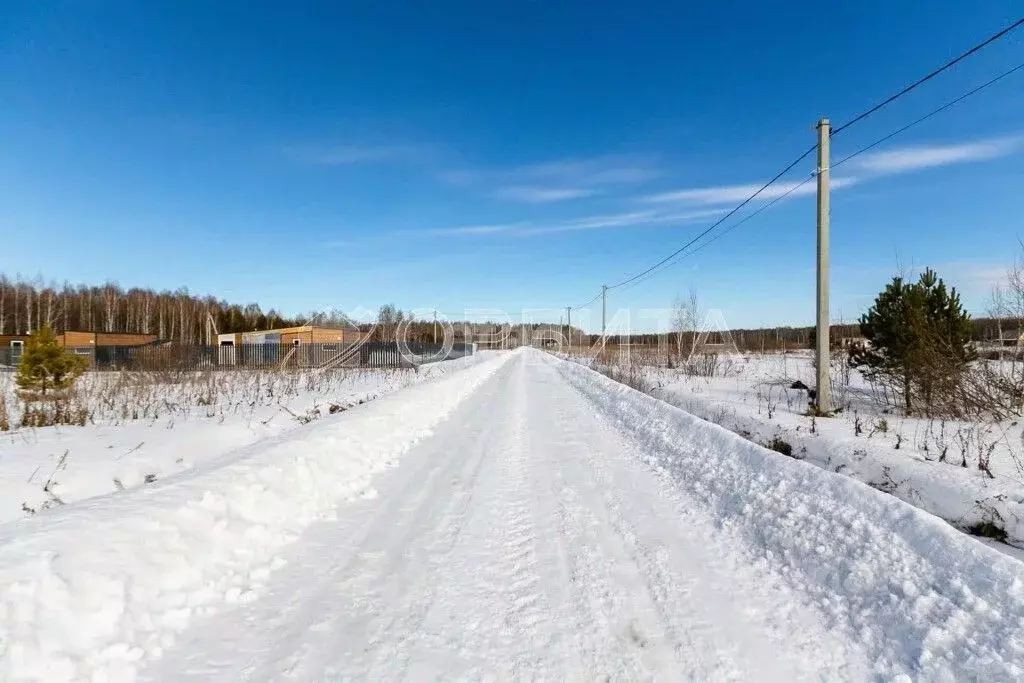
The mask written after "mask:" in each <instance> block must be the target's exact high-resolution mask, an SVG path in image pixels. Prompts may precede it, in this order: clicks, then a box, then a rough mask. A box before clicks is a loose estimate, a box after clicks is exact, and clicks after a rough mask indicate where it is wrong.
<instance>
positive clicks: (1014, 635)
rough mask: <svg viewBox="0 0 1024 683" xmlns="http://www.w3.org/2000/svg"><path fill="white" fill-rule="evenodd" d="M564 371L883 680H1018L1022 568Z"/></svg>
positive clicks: (587, 373)
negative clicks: (860, 651)
mask: <svg viewBox="0 0 1024 683" xmlns="http://www.w3.org/2000/svg"><path fill="white" fill-rule="evenodd" d="M550 362H552V363H557V364H558V368H559V370H560V372H561V374H562V375H563V376H564V377H565V378H566V379H567V381H569V383H570V384H571V385H573V386H574V387H575V388H576V389H577V390H578V391H579V392H581V393H582V394H583V395H584V396H585V397H587V398H589V399H590V400H591V401H592V402H593V404H594V406H595V409H596V410H598V411H599V412H600V413H601V414H603V415H604V416H605V417H606V418H608V419H609V420H611V421H612V422H613V423H615V424H617V425H619V426H620V427H622V428H623V431H624V433H628V434H629V435H630V438H631V439H632V440H634V441H635V443H636V444H637V446H638V450H640V451H641V452H643V453H645V454H646V455H645V456H644V459H645V460H646V461H647V463H648V465H650V466H651V467H652V468H654V469H655V470H656V471H658V472H659V473H660V475H661V476H663V477H665V478H666V479H668V480H670V481H672V482H673V483H674V485H676V486H678V487H679V488H681V489H682V490H684V491H685V492H686V493H687V494H688V495H690V496H691V497H692V498H693V499H694V500H697V501H700V502H702V503H704V504H705V505H706V506H707V509H708V511H709V513H710V514H711V515H713V517H714V519H715V520H716V521H717V524H718V526H719V529H720V533H721V534H723V535H725V536H726V537H728V538H729V539H730V540H731V541H734V542H735V543H736V546H737V547H738V548H739V549H741V550H743V551H744V552H745V553H746V554H747V555H748V557H749V559H750V561H751V562H753V563H756V564H757V565H758V566H761V567H764V568H766V569H769V570H770V571H771V572H772V573H774V574H776V575H777V576H779V577H780V580H781V581H782V583H783V584H786V585H788V586H789V587H790V588H791V592H792V593H793V594H794V595H796V596H800V597H799V599H802V600H806V601H808V602H809V603H810V604H811V605H812V606H814V607H815V609H816V610H817V611H818V612H819V613H820V614H821V615H822V618H823V619H824V620H825V622H826V624H827V625H828V627H829V628H831V629H835V630H838V631H841V632H843V633H844V634H846V636H847V638H848V640H850V641H851V642H852V643H857V644H858V646H860V647H862V648H864V649H865V651H866V652H867V653H868V656H869V657H870V658H871V660H872V661H873V662H874V669H875V673H876V674H877V675H878V676H879V677H880V678H881V679H883V680H910V679H913V680H930V681H953V680H991V681H997V680H1000V681H1002V680H1020V679H1021V678H1022V677H1024V565H1022V564H1021V563H1020V562H1017V561H1015V560H1013V559H1010V558H1008V557H1006V556H1004V555H1002V554H1000V553H998V552H997V551H995V550H993V549H991V548H988V547H986V546H984V545H982V544H980V543H977V542H976V541H974V540H973V539H971V538H969V537H966V536H964V535H963V534H961V533H960V532H958V531H956V530H955V529H953V528H952V527H950V526H949V525H947V524H946V523H945V522H943V521H942V520H940V519H939V518H937V517H934V516H932V515H930V514H927V513H925V512H923V511H921V510H918V509H917V508H914V507H912V506H910V505H908V504H906V503H904V502H902V501H900V500H897V499H896V498H893V497H892V496H888V495H886V494H884V493H881V492H879V491H876V490H874V489H872V488H870V487H869V486H866V485H864V484H861V483H859V482H856V481H853V480H851V479H849V478H847V477H843V476H840V475H835V474H831V473H829V472H826V471H823V470H821V469H819V468H817V467H814V466H813V465H809V464H806V463H802V462H798V461H796V460H793V459H790V458H786V457H784V456H781V455H779V454H777V453H774V452H772V451H769V450H767V449H765V448H762V447H760V446H758V445H756V444H753V443H750V442H749V441H746V440H744V439H743V438H741V437H739V436H737V435H736V434H733V433H732V432H730V431H728V430H726V429H724V428H722V427H719V426H717V425H714V424H711V423H708V422H706V421H704V420H701V419H699V418H697V417H694V416H692V415H690V414H688V413H686V412H684V411H682V410H680V409H678V408H675V407H673V406H670V405H668V404H666V403H664V402H662V401H660V400H658V399H656V398H653V397H651V396H648V395H646V394H643V393H641V392H638V391H636V390H634V389H631V388H629V387H627V386H624V385H622V384H619V383H617V382H614V381H612V380H610V379H608V378H606V377H604V376H603V375H600V374H599V373H597V372H594V371H592V370H590V369H588V368H585V367H583V366H581V365H578V364H576V363H573V362H568V361H560V360H557V359H555V358H551V360H550Z"/></svg>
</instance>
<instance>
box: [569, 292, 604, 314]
mask: <svg viewBox="0 0 1024 683" xmlns="http://www.w3.org/2000/svg"><path fill="white" fill-rule="evenodd" d="M600 298H601V292H598V293H597V295H596V296H595V297H594V298H593V299H591V300H590V301H588V302H587V303H585V304H580V305H579V306H573V307H572V308H571V309H570V310H573V311H578V310H580V309H581V308H586V307H587V306H589V305H590V304H592V303H594V302H595V301H597V300H598V299H600Z"/></svg>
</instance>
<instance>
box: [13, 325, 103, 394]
mask: <svg viewBox="0 0 1024 683" xmlns="http://www.w3.org/2000/svg"><path fill="white" fill-rule="evenodd" d="M88 367H89V362H88V361H87V360H86V359H85V358H83V357H82V356H76V355H74V354H71V353H68V352H67V351H66V350H65V349H64V348H62V347H61V346H60V344H58V343H57V339H56V338H55V337H54V336H53V331H52V330H51V329H50V328H49V326H47V325H43V326H42V327H40V328H39V329H38V330H36V332H35V333H33V334H32V335H31V336H30V337H29V338H28V342H27V343H26V344H25V349H24V351H23V352H22V356H21V362H20V363H19V364H18V370H17V372H15V374H14V381H15V382H16V383H17V385H18V387H19V388H20V389H21V390H22V391H38V392H39V393H41V394H43V395H44V396H45V395H46V392H47V391H49V390H59V389H67V388H68V387H70V386H71V385H72V384H73V383H74V381H75V379H77V378H78V377H79V376H80V375H81V374H82V373H83V372H85V371H86V369H87V368H88Z"/></svg>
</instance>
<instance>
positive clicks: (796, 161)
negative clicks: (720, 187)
mask: <svg viewBox="0 0 1024 683" xmlns="http://www.w3.org/2000/svg"><path fill="white" fill-rule="evenodd" d="M817 148H818V147H817V145H812V146H811V147H810V148H809V149H808V150H807V151H806V152H804V153H803V154H801V155H800V156H798V157H797V158H796V159H794V160H793V161H792V162H791V163H790V164H789V165H788V166H786V167H785V168H784V169H782V170H781V171H779V172H778V173H776V174H775V176H774V177H773V178H772V179H771V180H769V181H768V182H767V183H765V184H764V185H762V186H761V187H760V188H758V190H757V191H756V192H754V193H753V194H751V195H750V196H749V197H747V198H746V199H744V200H743V201H742V202H740V203H739V204H737V205H736V207H735V208H733V209H732V210H731V211H729V212H728V213H727V214H725V215H724V216H722V217H721V218H719V219H718V220H717V221H715V222H714V223H712V224H711V225H710V227H708V228H707V229H706V230H704V231H703V232H702V233H700V234H699V235H697V236H696V237H694V238H693V239H692V240H690V241H689V242H687V243H686V244H684V245H683V246H681V247H679V248H678V249H676V250H675V251H673V252H672V253H671V254H669V255H668V256H666V257H665V258H663V259H661V260H660V261H658V262H657V263H655V264H654V265H653V266H651V267H650V268H648V269H647V270H643V271H641V272H639V273H637V274H636V275H633V276H631V277H628V278H626V279H625V280H623V281H622V282H619V283H616V284H614V285H609V286H608V289H610V290H611V289H618V288H619V287H622V286H623V285H628V284H629V283H630V282H633V281H634V280H638V279H640V278H642V277H643V276H644V275H647V274H648V273H650V272H652V271H654V270H655V269H657V268H659V267H661V266H662V265H664V264H665V263H667V262H668V261H669V260H671V259H672V258H673V257H674V256H676V255H677V254H679V253H681V252H682V251H684V250H685V249H686V248H688V247H689V246H691V245H692V244H693V243H694V242H696V241H697V240H699V239H700V238H702V237H704V236H705V235H707V234H708V233H709V232H711V231H712V230H714V229H715V228H717V227H718V226H719V225H721V224H722V223H724V222H725V221H727V220H729V219H730V218H732V217H733V216H734V215H735V214H736V212H737V211H739V210H740V209H742V208H743V207H744V206H746V205H747V204H749V203H750V202H752V201H753V200H754V199H756V198H757V197H758V196H759V195H760V194H761V193H762V192H764V191H765V190H767V189H768V188H769V187H771V186H772V185H774V184H775V182H776V181H777V180H778V179H779V178H781V177H782V176H784V175H786V174H787V173H789V172H790V171H791V170H793V167H794V166H796V165H797V164H799V163H800V162H801V161H803V160H804V159H806V158H807V156H808V155H809V154H811V152H813V151H815V150H816V149H817Z"/></svg>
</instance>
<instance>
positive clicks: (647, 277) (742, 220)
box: [626, 167, 835, 290]
mask: <svg viewBox="0 0 1024 683" xmlns="http://www.w3.org/2000/svg"><path fill="white" fill-rule="evenodd" d="M834 168H835V167H834ZM816 176H817V173H816V172H815V173H811V174H810V175H809V176H808V177H806V178H804V179H803V180H801V181H800V182H798V183H797V184H795V185H794V186H793V187H790V189H787V190H785V191H784V193H782V194H781V195H779V196H778V197H776V198H775V199H773V200H772V201H771V202H767V203H765V204H763V205H762V206H760V207H758V209H757V210H756V211H754V212H752V213H750V214H748V215H745V216H743V217H742V218H740V219H739V220H737V221H736V222H735V223H733V224H732V225H730V226H729V227H727V228H725V229H724V230H722V231H721V232H719V233H717V234H714V236H712V238H711V239H710V240H708V241H706V242H705V243H702V244H699V245H697V246H696V247H695V248H694V249H693V250H691V251H688V252H686V253H683V254H680V255H679V256H678V257H677V258H675V259H673V260H672V261H671V262H668V263H666V264H665V267H667V268H668V267H671V266H673V265H675V264H676V263H679V262H680V261H682V260H683V259H684V258H686V257H687V256H692V255H693V254H696V253H697V252H698V251H700V250H701V249H703V248H705V247H707V246H708V245H710V244H711V243H713V242H715V241H716V240H718V239H719V238H723V237H725V236H726V234H728V233H729V232H731V231H732V230H734V229H736V228H737V227H739V226H740V225H742V224H743V223H745V222H746V221H749V220H750V219H751V218H754V217H755V216H757V215H758V214H759V213H761V212H762V211H765V210H766V209H770V208H771V207H773V206H775V205H776V204H778V203H779V202H781V201H782V200H784V199H786V198H788V197H790V196H791V195H793V194H794V193H796V191H797V190H798V189H800V188H801V187H803V186H804V185H806V184H807V183H808V182H810V181H811V180H813V179H814V178H815V177H816ZM656 274H657V272H650V273H648V274H647V275H645V276H644V278H641V279H639V280H637V281H636V282H634V283H633V284H631V285H630V286H629V287H627V288H626V289H627V290H628V289H631V288H633V287H636V286H637V285H640V284H642V283H645V282H646V281H648V280H650V279H651V278H653V276H654V275H656Z"/></svg>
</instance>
